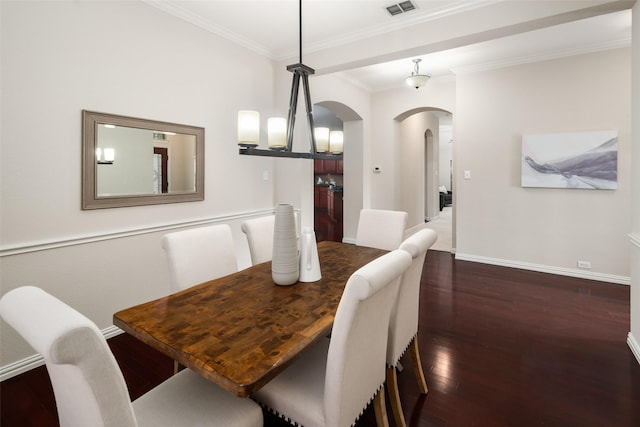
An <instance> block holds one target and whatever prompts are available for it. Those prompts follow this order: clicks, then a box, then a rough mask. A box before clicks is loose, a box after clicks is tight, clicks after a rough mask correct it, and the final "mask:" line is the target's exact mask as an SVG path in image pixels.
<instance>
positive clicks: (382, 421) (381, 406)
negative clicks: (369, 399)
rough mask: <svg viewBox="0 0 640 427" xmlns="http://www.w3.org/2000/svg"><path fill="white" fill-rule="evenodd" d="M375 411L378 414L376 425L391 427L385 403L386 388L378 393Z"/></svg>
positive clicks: (374, 403)
mask: <svg viewBox="0 0 640 427" xmlns="http://www.w3.org/2000/svg"><path fill="white" fill-rule="evenodd" d="M373 410H374V412H375V414H376V424H377V425H378V427H389V418H387V405H386V403H385V402H384V386H382V388H381V389H380V391H378V393H377V394H376V397H375V398H374V399H373Z"/></svg>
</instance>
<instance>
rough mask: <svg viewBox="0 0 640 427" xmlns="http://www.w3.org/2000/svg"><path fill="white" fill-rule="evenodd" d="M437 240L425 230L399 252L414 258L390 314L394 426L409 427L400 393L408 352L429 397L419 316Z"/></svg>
mask: <svg viewBox="0 0 640 427" xmlns="http://www.w3.org/2000/svg"><path fill="white" fill-rule="evenodd" d="M437 239H438V235H437V234H436V232H435V231H433V230H431V229H428V228H425V229H422V230H420V231H418V232H416V233H415V234H412V235H411V236H409V237H407V238H406V239H405V240H404V241H403V242H402V243H401V244H400V250H402V251H406V252H407V253H409V254H410V255H411V258H412V261H411V265H410V266H409V268H408V269H407V271H406V272H405V273H404V274H403V276H402V279H401V280H400V286H399V288H398V298H397V299H396V304H395V306H394V307H393V309H392V310H391V320H390V322H389V341H388V345H387V393H388V394H389V403H390V404H391V410H392V412H393V418H394V420H395V423H396V425H397V426H399V427H404V426H406V422H405V419H404V414H403V412H402V405H401V403H400V392H399V390H398V378H397V370H398V368H399V364H400V358H401V357H402V355H403V354H404V352H405V351H407V349H409V351H410V354H411V359H412V361H413V372H414V374H415V376H416V379H417V381H418V387H419V388H420V392H421V393H422V394H427V391H428V389H427V382H426V380H425V379H424V372H423V371H422V361H421V360H420V352H419V351H418V320H419V319H418V316H419V310H420V280H421V278H422V269H423V266H424V262H425V256H426V254H427V250H428V249H429V248H430V247H431V246H432V245H433V244H434V243H435V241H436V240H437Z"/></svg>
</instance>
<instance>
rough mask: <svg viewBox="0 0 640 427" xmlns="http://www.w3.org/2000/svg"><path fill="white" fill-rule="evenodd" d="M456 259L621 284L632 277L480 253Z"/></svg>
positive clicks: (464, 255)
mask: <svg viewBox="0 0 640 427" xmlns="http://www.w3.org/2000/svg"><path fill="white" fill-rule="evenodd" d="M456 259H459V260H463V261H473V262H480V263H483V264H492V265H498V266H502V267H512V268H519V269H521V270H531V271H539V272H541V273H550V274H558V275H561V276H569V277H578V278H580V279H589V280H597V281H600V282H608V283H616V284H619V285H631V277H628V276H618V275H615V274H605V273H595V272H592V271H584V270H578V269H573V268H564V267H555V266H551V265H542V264H533V263H529V262H522V261H512V260H508V259H500V258H490V257H483V256H478V255H470V254H463V253H459V252H458V253H456Z"/></svg>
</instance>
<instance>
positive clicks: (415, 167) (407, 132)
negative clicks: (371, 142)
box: [395, 107, 455, 251]
mask: <svg viewBox="0 0 640 427" xmlns="http://www.w3.org/2000/svg"><path fill="white" fill-rule="evenodd" d="M395 120H396V121H397V124H398V133H397V135H398V138H399V144H398V145H397V146H398V164H399V166H400V167H399V168H398V173H397V182H398V186H397V187H398V188H399V189H400V197H399V205H398V206H399V209H400V210H404V211H406V212H407V213H408V214H409V227H410V229H413V230H416V229H419V228H423V227H425V226H428V227H429V228H435V226H436V223H437V225H438V230H437V231H438V234H439V239H438V248H435V246H434V249H439V250H445V251H452V250H453V238H452V236H453V233H454V228H455V223H454V221H453V217H454V215H453V210H454V209H455V207H453V206H451V203H447V204H449V206H448V207H447V208H446V209H441V208H444V206H442V204H441V200H442V201H444V202H448V201H450V200H452V191H453V189H452V187H451V184H452V179H451V175H452V171H451V168H452V166H453V158H452V149H451V148H452V144H451V143H452V115H451V113H449V112H448V111H445V110H442V109H439V108H433V107H424V108H417V109H412V110H409V111H406V112H405V113H403V114H400V115H398V116H397V117H396V118H395ZM443 188H446V190H444V192H445V194H446V196H447V197H446V198H445V197H441V190H443ZM425 221H428V222H427V223H426V224H425Z"/></svg>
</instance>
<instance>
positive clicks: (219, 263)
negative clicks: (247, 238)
mask: <svg viewBox="0 0 640 427" xmlns="http://www.w3.org/2000/svg"><path fill="white" fill-rule="evenodd" d="M160 245H161V246H162V248H163V249H164V250H165V252H166V254H167V261H168V264H169V282H170V285H171V291H172V292H177V291H181V290H183V289H186V288H189V287H191V286H193V285H197V284H199V283H203V282H206V281H208V280H212V279H216V278H218V277H222V276H226V275H228V274H231V273H235V272H237V271H238V260H237V257H236V250H235V245H234V243H233V235H232V234H231V228H230V227H229V226H228V225H227V224H218V225H209V226H206V227H199V228H191V229H188V230H183V231H176V232H173V233H168V234H165V235H164V236H162V240H161V241H160Z"/></svg>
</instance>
